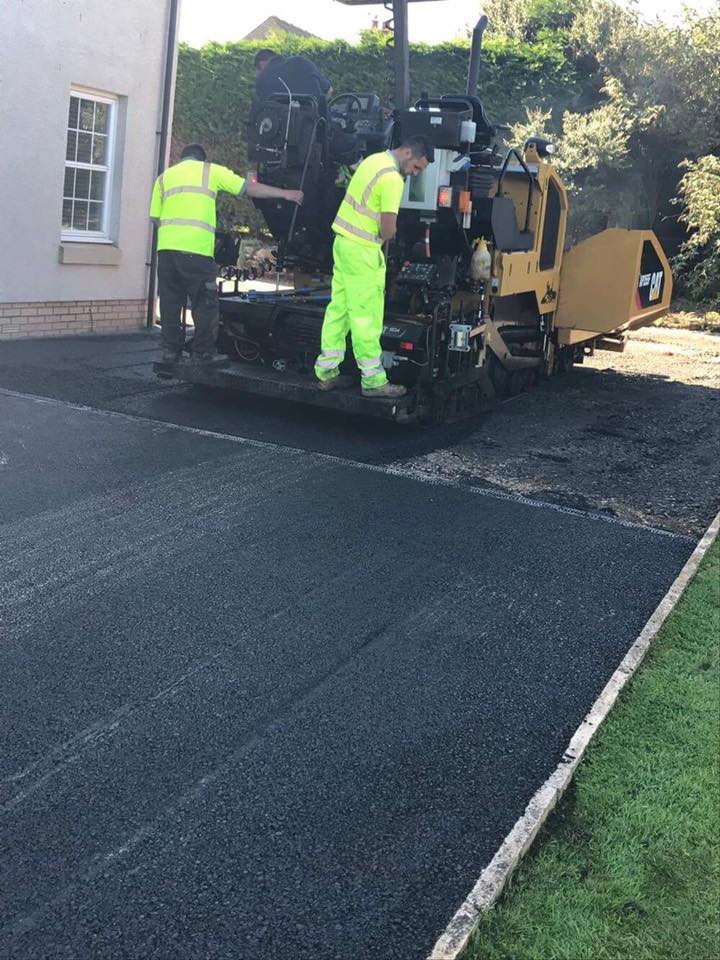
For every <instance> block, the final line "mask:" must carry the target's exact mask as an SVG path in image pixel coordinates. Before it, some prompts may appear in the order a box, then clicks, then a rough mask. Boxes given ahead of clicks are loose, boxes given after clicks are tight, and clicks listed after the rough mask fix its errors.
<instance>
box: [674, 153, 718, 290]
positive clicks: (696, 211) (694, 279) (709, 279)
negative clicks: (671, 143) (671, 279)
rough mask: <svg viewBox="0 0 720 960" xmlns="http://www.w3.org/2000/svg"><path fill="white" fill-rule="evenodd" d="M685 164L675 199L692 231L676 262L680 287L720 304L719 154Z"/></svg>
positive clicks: (681, 217) (682, 218) (683, 218)
mask: <svg viewBox="0 0 720 960" xmlns="http://www.w3.org/2000/svg"><path fill="white" fill-rule="evenodd" d="M683 166H684V169H685V174H684V176H683V178H682V180H681V181H680V190H679V197H678V200H677V201H676V202H678V203H680V204H681V205H682V207H683V212H682V214H681V216H680V219H681V220H683V221H684V222H685V223H686V224H687V225H688V228H689V230H690V231H691V232H690V236H689V237H688V239H687V240H686V241H685V243H684V244H683V246H682V248H681V251H680V253H679V255H678V256H677V257H676V258H675V262H674V264H673V265H674V267H675V269H676V271H678V272H679V274H680V277H681V284H680V287H681V290H683V291H684V292H685V293H687V294H688V295H689V296H691V297H693V298H694V299H697V300H709V301H711V302H712V303H713V304H714V305H717V306H718V307H719V308H720V157H717V156H714V155H713V154H707V155H706V156H704V157H700V159H699V160H696V161H692V160H689V161H687V162H686V163H685V164H683Z"/></svg>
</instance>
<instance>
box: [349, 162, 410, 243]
mask: <svg viewBox="0 0 720 960" xmlns="http://www.w3.org/2000/svg"><path fill="white" fill-rule="evenodd" d="M388 178H392V179H391V180H388ZM386 188H390V189H389V190H388V189H386ZM402 190H403V179H402V177H401V176H400V172H399V170H398V164H397V161H396V159H395V157H394V156H393V155H392V154H391V153H389V152H388V151H386V152H384V153H373V154H372V155H371V156H369V157H366V159H365V160H363V162H362V163H361V164H360V166H359V167H358V168H357V170H356V171H355V174H354V175H353V178H352V180H351V181H350V183H349V184H348V188H347V192H346V193H345V197H344V199H343V201H342V203H341V204H340V209H339V210H338V212H337V216H336V217H335V221H334V222H333V230H334V231H335V233H338V234H340V235H341V236H343V237H348V238H350V239H351V240H357V241H358V242H360V243H370V244H373V245H380V244H382V240H381V238H380V214H381V213H397V211H398V207H399V204H400V197H401V196H402ZM388 195H390V197H391V199H390V200H389V201H385V203H384V204H383V202H382V198H383V196H388ZM381 207H382V208H383V209H381Z"/></svg>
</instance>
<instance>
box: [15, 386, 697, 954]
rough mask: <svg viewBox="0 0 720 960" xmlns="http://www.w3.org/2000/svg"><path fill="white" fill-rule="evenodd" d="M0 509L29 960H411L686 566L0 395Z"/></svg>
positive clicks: (349, 466) (552, 526)
mask: <svg viewBox="0 0 720 960" xmlns="http://www.w3.org/2000/svg"><path fill="white" fill-rule="evenodd" d="M103 383H104V382H103V381H102V379H101V378H99V380H98V390H99V391H102V390H103V389H105V387H107V383H105V386H103ZM10 386H12V387H14V389H16V390H17V389H19V387H20V384H17V383H13V384H10ZM24 389H25V391H26V392H28V393H41V392H43V391H42V390H41V389H39V388H38V386H37V384H31V383H29V382H28V383H26V384H25V386H24ZM107 389H109V390H110V392H111V391H112V388H111V387H108V388H107ZM142 389H145V388H144V387H142ZM147 389H148V390H149V389H150V386H149V385H148V386H147ZM45 392H46V393H48V392H50V391H49V390H46V391H45ZM57 392H59V391H57V390H56V393H57ZM140 392H141V390H140ZM163 396H170V394H163ZM97 405H98V406H100V404H97ZM105 405H107V403H106V404H105ZM423 442H424V441H423ZM294 446H296V447H297V446H299V444H298V443H296V444H294ZM335 452H337V451H335ZM0 490H1V498H0V522H1V523H2V527H1V531H0V532H1V536H0V566H1V567H2V569H3V576H2V579H1V581H0V633H1V636H2V644H1V645H0V702H1V703H2V722H1V723H0V737H1V738H2V739H1V749H0V763H1V765H2V769H1V771H0V780H1V783H2V786H1V787H0V790H1V791H2V792H1V793H0V809H1V810H2V849H3V853H2V863H3V874H2V881H1V882H2V890H1V891H0V902H2V905H3V906H2V912H3V915H2V920H1V923H2V926H1V927H0V955H2V956H3V957H8V958H10V957H11V958H18V960H20V958H21V960H30V958H34V957H38V958H39V957H42V958H49V957H52V958H55V957H63V958H75V960H77V958H85V957H88V958H90V957H92V958H100V957H108V958H110V957H112V958H117V957H133V958H134V957H137V958H149V957H162V958H165V957H167V958H170V957H173V958H188V960H190V958H193V960H194V958H198V957H208V958H221V957H222V958H247V960H265V958H283V960H302V958H311V957H312V958H313V960H326V958H337V960H369V958H373V960H376V958H377V960H385V958H396V957H397V958H403V960H412V958H422V957H424V956H426V955H427V953H428V952H429V950H430V948H431V947H432V944H433V943H434V941H435V939H436V937H437V936H438V935H439V934H440V933H441V931H442V929H443V928H444V926H445V924H446V922H447V921H448V920H449V918H450V917H451V916H452V914H453V913H454V911H455V909H456V908H457V907H458V905H459V904H460V902H461V901H462V900H463V899H464V897H465V896H466V894H467V892H468V891H469V889H470V887H471V886H472V884H473V883H474V881H475V879H476V878H477V876H478V875H479V873H480V872H481V870H482V868H483V867H484V866H485V864H486V863H487V862H488V860H489V859H490V858H491V857H492V855H493V853H494V851H495V850H496V848H497V846H498V844H499V843H500V842H501V840H502V839H503V837H504V836H505V834H506V833H507V832H508V830H509V829H510V827H511V826H512V824H513V823H514V821H515V820H516V819H517V817H518V816H519V815H520V814H521V813H522V811H523V809H524V807H525V805H526V803H527V801H528V799H529V798H530V796H531V795H532V794H533V793H534V791H535V790H536V789H537V787H538V786H539V785H540V783H541V782H542V781H543V780H544V779H545V777H546V776H547V775H548V774H549V773H550V772H551V770H552V769H553V768H554V766H555V765H556V763H557V762H558V760H559V758H560V756H561V755H562V752H563V750H564V748H565V746H566V745H567V742H568V739H569V737H570V735H571V733H572V731H573V730H574V729H575V727H576V726H577V724H578V723H579V722H580V720H581V719H582V717H583V715H584V714H585V712H586V711H587V709H588V708H589V706H590V705H591V703H592V701H593V700H594V698H595V697H596V696H597V694H598V692H599V691H600V689H601V688H602V686H603V685H604V683H605V682H606V680H607V678H608V677H609V675H610V674H611V673H612V671H613V670H614V669H615V667H616V665H617V664H618V662H619V661H620V659H621V658H622V656H623V655H624V653H625V651H626V650H627V648H628V647H629V646H630V644H631V643H632V642H633V640H634V639H635V637H636V636H637V634H638V633H639V631H640V630H641V628H642V626H643V625H644V623H645V621H646V619H647V618H648V616H649V615H650V613H651V612H652V610H653V609H654V607H655V606H656V604H657V603H658V601H659V600H660V599H661V597H662V596H663V594H664V592H665V591H666V590H667V588H668V587H669V585H670V583H671V582H672V580H673V579H674V577H675V576H676V574H677V572H678V571H679V569H680V567H681V565H682V564H683V563H684V561H685V560H686V559H687V557H688V555H689V554H690V552H691V550H692V548H693V542H692V541H691V540H690V539H689V538H686V537H682V536H678V535H676V534H674V533H668V532H666V531H662V530H657V529H654V528H651V527H641V526H639V525H633V524H627V523H622V522H619V521H618V520H616V519H613V518H609V517H603V516H601V515H597V514H585V513H582V512H580V511H574V510H570V509H565V508H563V507H561V506H557V505H554V506H553V505H547V504H543V503H533V502H531V501H524V500H523V499H522V498H519V497H512V496H509V497H506V496H503V495H502V494H500V493H497V492H495V491H492V490H482V489H475V488H472V487H467V486H463V485H462V484H459V483H453V482H449V483H437V482H431V481H430V480H429V479H428V478H424V479H423V478H418V477H414V476H408V475H404V474H403V473H402V472H401V471H400V472H393V471H392V470H388V469H386V468H385V467H383V466H381V465H380V466H378V465H372V464H367V463H359V462H356V460H355V459H342V458H340V457H330V456H326V455H323V454H321V453H317V452H313V451H312V450H298V449H288V448H287V447H285V446H282V445H280V446H276V445H273V444H268V443H263V442H257V441H256V442H247V441H244V440H241V439H239V438H234V437H229V436H225V437H223V436H216V435H213V434H212V433H211V432H208V431H205V432H203V431H201V430H191V429H188V428H187V427H184V426H175V425H173V424H169V423H161V422H158V421H157V420H149V419H141V418H137V417H132V416H128V415H127V414H125V413H112V412H109V411H107V410H101V409H97V410H93V409H88V408H79V407H76V406H73V405H71V404H69V403H67V402H65V401H63V400H51V401H38V400H34V399H32V398H29V397H23V396H19V395H13V394H11V393H8V392H7V391H5V392H0Z"/></svg>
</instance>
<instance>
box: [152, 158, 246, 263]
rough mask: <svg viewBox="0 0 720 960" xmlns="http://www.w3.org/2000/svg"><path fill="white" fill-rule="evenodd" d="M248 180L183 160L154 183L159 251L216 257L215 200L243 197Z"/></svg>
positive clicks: (213, 165)
mask: <svg viewBox="0 0 720 960" xmlns="http://www.w3.org/2000/svg"><path fill="white" fill-rule="evenodd" d="M244 190H245V180H244V179H243V178H242V177H239V176H238V175H237V174H236V173H233V172H232V170H228V168H227V167H222V166H220V164H217V163H203V162H202V161H201V160H181V161H180V163H176V164H175V165H174V166H172V167H168V169H167V170H165V172H164V173H161V174H160V176H159V177H158V178H157V180H156V181H155V186H154V187H153V193H152V201H151V203H150V216H151V218H152V219H154V220H157V221H158V228H159V229H158V245H157V247H158V250H181V251H183V252H184V253H199V254H201V255H203V256H206V257H212V256H213V255H214V253H215V224H216V215H215V198H216V197H217V195H218V193H220V192H221V191H223V192H225V193H231V194H233V195H234V196H240V195H241V194H242V193H243V192H244Z"/></svg>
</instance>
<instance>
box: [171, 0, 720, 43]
mask: <svg viewBox="0 0 720 960" xmlns="http://www.w3.org/2000/svg"><path fill="white" fill-rule="evenodd" d="M625 2H626V3H627V2H628V0H625ZM717 4H718V0H687V5H688V6H690V7H693V8H695V9H700V10H703V11H707V10H709V9H710V8H711V7H713V6H717ZM684 5H686V3H685V0H638V2H637V7H638V9H639V10H640V12H641V13H642V15H643V17H644V18H646V19H654V17H655V16H660V17H662V18H663V19H664V20H668V21H672V20H674V19H677V18H679V17H680V15H681V10H682V7H683V6H684ZM481 6H482V3H481V2H480V0H433V2H427V0H426V2H418V3H411V4H410V15H409V28H410V39H411V40H415V41H424V42H426V43H433V42H436V43H437V42H439V41H441V40H450V39H452V38H453V37H455V36H457V35H458V34H459V33H461V32H462V31H463V28H464V27H465V25H466V24H470V25H473V26H474V24H475V23H476V22H477V16H478V11H479V9H480V7H481ZM273 14H274V15H275V16H276V17H280V18H281V19H282V20H288V21H289V22H290V23H294V24H295V25H296V26H298V27H302V28H303V29H304V30H308V31H309V32H310V33H314V34H315V35H316V36H318V37H323V38H325V39H328V40H329V39H333V38H335V37H341V38H343V39H345V40H356V39H357V38H358V34H359V32H360V30H364V29H366V28H368V27H369V26H370V21H371V19H372V17H373V16H374V15H375V14H378V15H379V16H380V18H381V19H385V18H387V16H388V14H387V13H386V11H385V10H384V8H383V6H382V5H381V4H378V5H374V6H373V5H370V4H368V5H363V6H360V7H349V6H345V5H343V4H342V3H338V2H337V0H265V3H264V4H262V5H260V4H257V5H256V4H254V3H249V2H248V0H181V13H180V39H181V40H183V41H185V43H189V44H190V45H191V46H194V47H199V46H202V44H203V43H207V42H208V41H210V40H218V41H228V40H241V39H242V38H243V37H244V36H245V34H247V33H249V32H250V31H251V30H253V29H254V28H255V27H256V26H258V25H259V24H260V23H262V21H263V20H265V19H266V18H267V17H269V16H271V15H273Z"/></svg>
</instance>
